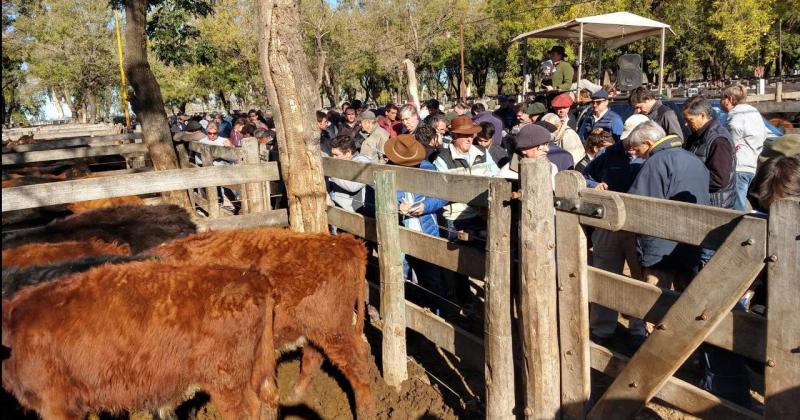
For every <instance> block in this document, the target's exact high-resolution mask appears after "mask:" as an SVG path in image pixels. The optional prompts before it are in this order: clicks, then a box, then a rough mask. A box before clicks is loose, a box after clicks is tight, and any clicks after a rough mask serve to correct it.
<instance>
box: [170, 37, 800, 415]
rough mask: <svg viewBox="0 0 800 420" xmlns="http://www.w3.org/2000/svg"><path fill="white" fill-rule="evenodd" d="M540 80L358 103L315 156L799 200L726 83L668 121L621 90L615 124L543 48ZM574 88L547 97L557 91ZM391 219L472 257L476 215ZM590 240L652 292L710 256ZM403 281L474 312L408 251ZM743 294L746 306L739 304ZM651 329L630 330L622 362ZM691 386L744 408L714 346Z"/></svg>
mask: <svg viewBox="0 0 800 420" xmlns="http://www.w3.org/2000/svg"><path fill="white" fill-rule="evenodd" d="M551 58H552V59H553V62H554V66H553V68H552V69H550V75H551V77H552V80H553V82H554V84H553V87H554V88H555V92H552V91H551V92H550V93H549V94H548V95H546V96H545V95H543V96H537V97H536V98H535V99H534V100H533V101H530V102H526V103H520V104H517V103H516V100H515V98H514V97H510V96H500V97H498V98H497V103H496V104H494V103H488V102H486V101H476V102H474V103H467V102H464V101H457V102H456V103H455V104H454V105H453V106H452V109H448V110H444V109H442V106H441V104H440V103H439V102H438V101H437V100H436V99H431V100H428V101H425V102H423V103H421V104H419V107H418V106H416V105H415V104H402V105H398V104H393V103H389V104H386V105H385V106H383V107H379V108H374V109H369V108H368V107H367V106H366V105H365V104H364V103H362V102H361V101H358V100H354V101H352V102H345V103H343V104H342V105H341V107H339V108H338V109H325V110H319V111H317V113H316V118H317V124H318V129H319V132H320V149H321V153H322V154H323V155H324V156H329V157H332V158H334V159H342V160H350V161H354V162H361V163H377V164H387V165H397V166H404V167H411V168H419V169H423V170H429V171H438V172H444V173H450V174H463V175H474V176H483V177H498V178H505V179H509V180H516V179H518V178H519V167H520V161H521V160H522V159H539V160H543V161H548V162H549V163H550V168H551V174H552V176H553V177H555V175H556V173H557V172H560V171H565V170H577V171H579V172H581V173H582V174H583V176H584V178H585V180H586V185H587V187H588V188H595V189H598V190H608V191H616V192H623V193H629V194H634V195H640V196H646V197H653V198H659V199H667V200H676V201H682V202H688V203H694V204H701V205H707V206H714V207H719V208H724V209H734V210H739V211H750V212H753V213H755V214H766V213H768V212H769V208H770V205H771V204H772V203H774V202H775V201H776V200H779V199H781V198H787V197H800V136H798V135H785V136H783V137H780V138H777V139H773V140H772V141H769V142H767V138H768V136H769V131H768V129H767V128H766V126H765V123H764V120H763V118H762V116H761V114H760V113H759V112H758V110H757V109H756V108H754V107H753V106H752V105H749V104H748V103H747V91H746V89H745V88H743V87H742V86H739V85H732V86H729V87H728V88H726V89H725V90H724V92H723V95H722V98H721V100H720V105H721V108H722V110H723V111H724V112H725V116H724V118H723V117H721V116H720V114H718V113H717V112H716V111H715V110H714V108H713V107H712V103H711V101H710V100H709V99H708V98H706V97H703V96H695V97H692V98H689V99H688V100H687V101H686V102H685V103H684V104H683V106H682V108H681V109H680V110H679V111H678V112H679V113H680V115H679V113H677V112H676V111H675V110H674V109H673V108H672V107H670V106H668V105H666V104H664V103H662V101H661V100H660V99H659V98H658V96H657V95H656V94H654V93H653V92H651V91H650V90H648V89H647V88H645V87H639V88H636V89H634V90H632V91H630V92H629V96H628V105H629V106H630V108H632V109H633V111H634V113H633V115H631V116H630V117H628V118H627V119H625V120H623V118H622V117H621V116H620V115H619V114H618V113H617V112H615V111H614V110H613V109H611V108H610V107H609V105H610V101H611V99H612V98H613V97H614V96H615V95H616V93H615V92H609V91H608V90H606V89H605V88H602V87H599V88H598V87H592V89H589V88H581V89H580V90H578V91H575V90H574V89H576V84H575V83H573V84H571V85H570V84H569V81H570V80H573V79H574V77H573V73H572V72H570V70H569V66H568V65H565V63H564V62H563V61H561V60H562V59H563V50H561V49H558V48H554V49H553V50H552V51H551ZM570 88H571V89H573V91H571V92H570V91H564V92H559V90H564V89H570ZM171 127H172V131H173V132H174V133H175V134H174V139H175V141H176V142H189V141H199V142H201V143H206V144H214V145H224V146H232V147H236V146H240V145H241V140H242V138H245V137H256V138H258V139H259V142H261V143H262V144H267V145H270V146H271V148H272V149H273V150H277V144H276V141H275V131H274V127H273V125H272V123H271V122H270V121H269V120H268V119H266V118H264V117H263V115H262V114H261V113H260V112H259V111H257V110H251V111H250V112H248V113H247V114H240V115H233V116H229V117H225V116H223V115H222V114H219V113H214V114H209V115H203V116H196V117H195V118H193V119H189V118H188V117H186V116H185V115H181V116H177V117H175V118H174V119H173V121H171ZM327 183H328V191H329V195H330V200H331V203H332V204H333V205H336V206H338V207H341V208H343V209H346V210H349V211H353V212H358V213H362V214H365V215H367V216H371V217H374V212H375V208H374V190H372V187H371V186H370V185H365V184H361V183H358V182H354V181H349V180H343V179H336V178H329V179H328V180H327ZM397 202H398V209H399V212H400V223H401V224H402V225H403V226H405V227H406V228H408V229H412V230H415V231H418V232H422V233H425V234H429V235H433V236H441V237H443V238H446V239H447V240H449V241H456V242H460V243H463V244H471V245H475V246H480V247H484V246H485V240H486V236H487V233H486V230H487V225H486V213H485V211H483V210H482V209H480V208H476V207H474V206H471V205H469V204H465V203H453V202H448V201H446V200H442V199H439V198H435V197H428V196H424V195H421V194H418V193H413V192H407V191H399V192H398V193H397ZM588 233H589V241H590V247H591V248H590V249H591V261H590V263H591V264H592V265H593V266H595V267H597V268H601V269H603V270H607V271H610V272H614V273H618V274H623V273H624V274H629V275H630V276H631V277H634V278H638V279H641V280H643V281H646V282H648V283H651V284H654V285H658V286H659V287H662V288H667V289H673V290H677V291H682V290H684V289H685V288H686V287H687V285H688V284H689V283H690V282H691V281H692V279H693V277H694V276H695V275H697V274H698V273H699V272H700V271H701V270H702V269H703V267H704V266H705V265H706V264H707V263H708V262H709V260H710V259H711V258H712V256H713V255H714V251H713V250H710V249H704V248H701V247H698V246H691V245H687V244H683V243H678V242H675V241H671V240H666V239H662V238H656V237H649V236H645V235H638V234H634V233H631V232H624V231H609V230H604V229H599V228H597V229H594V230H592V231H591V232H588ZM404 269H405V275H406V278H407V279H408V280H410V281H412V282H414V283H416V284H418V285H419V286H421V287H422V288H424V289H426V290H427V291H428V292H430V293H431V296H436V297H432V298H430V299H427V300H426V302H424V303H425V305H426V306H428V307H429V308H430V309H431V310H432V311H434V312H436V313H442V312H443V311H444V310H445V306H446V305H442V304H441V302H442V299H446V300H451V301H454V302H455V303H456V304H457V305H458V307H459V308H460V309H459V310H460V311H461V315H466V316H471V315H475V314H476V303H477V300H476V298H475V296H474V295H473V294H472V293H471V291H470V289H469V285H470V283H469V282H468V281H467V279H466V278H464V277H465V276H463V275H461V274H458V273H454V272H450V271H448V270H445V269H443V268H440V267H438V266H435V265H433V264H430V263H428V262H426V261H423V260H421V259H418V258H415V257H413V256H410V255H406V256H404ZM759 287H761V288H763V287H764V285H763V282H761V283H759V282H756V284H755V286H754V287H753V288H754V289H756V292H755V296H754V297H753V294H752V293H750V294H748V295H746V296H747V297H746V298H743V300H742V302H740V306H741V308H743V309H746V308H747V305H749V304H751V303H753V302H757V301H758V300H759V299H761V300H762V301H763V299H764V293H763V290H761V291H760V292H759V290H758V288H759ZM751 297H752V298H751ZM618 317H619V315H618V314H617V313H616V312H615V311H613V310H611V309H608V308H604V307H602V306H599V305H594V304H593V305H592V310H591V317H590V318H591V319H590V331H591V339H592V340H593V341H595V342H597V343H600V344H606V343H607V342H608V341H609V340H611V339H612V337H615V336H616V337H619V334H620V331H619V329H620V327H619V324H618ZM649 328H651V327H649V326H648V325H646V323H645V322H643V321H641V320H636V319H632V320H630V323H629V327H628V330H627V331H625V332H623V333H622V334H623V336H624V337H627V340H628V348H629V350H630V351H631V352H633V351H635V350H636V349H638V347H639V346H640V345H641V344H642V343H643V342H644V340H645V338H646V337H647V335H648V329H649ZM701 353H702V358H701V359H702V361H703V365H704V372H705V375H704V378H703V383H702V386H703V387H704V388H705V389H707V390H710V391H712V392H714V393H715V394H717V395H720V396H722V397H724V398H725V399H728V400H730V401H733V402H737V403H739V404H741V405H745V406H751V405H752V402H751V397H750V395H749V389H750V387H749V381H748V375H747V372H746V370H745V367H744V366H745V362H744V360H743V358H742V357H741V356H737V355H735V354H734V353H731V352H728V351H725V350H721V349H719V348H716V347H713V346H706V347H703V348H702V351H701Z"/></svg>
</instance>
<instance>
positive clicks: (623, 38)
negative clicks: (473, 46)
mask: <svg viewBox="0 0 800 420" xmlns="http://www.w3.org/2000/svg"><path fill="white" fill-rule="evenodd" d="M667 31H669V32H670V33H671V34H673V35H674V34H675V32H673V31H672V28H670V26H669V25H667V24H665V23H661V22H658V21H655V20H652V19H648V18H646V17H642V16H639V15H635V14H633V13H628V12H616V13H608V14H605V15H597V16H587V17H581V18H577V19H573V20H570V21H568V22H562V23H558V24H556V25H552V26H548V27H546V28H542V29H537V30H535V31H530V32H526V33H524V34H520V35H517V37H515V38H514V39H513V40H512V41H520V40H523V39H526V38H531V37H533V38H556V39H578V42H579V46H578V80H580V79H581V74H582V72H583V41H584V39H590V40H596V41H602V42H603V44H605V46H606V47H608V48H617V47H621V46H623V45H627V44H630V43H631V42H634V41H638V40H640V39H644V38H647V37H649V36H653V35H659V34H660V35H661V59H660V62H659V79H658V92H659V94H660V93H661V91H662V90H663V87H664V43H665V40H666V36H667ZM601 45H602V44H601ZM601 57H602V55H601ZM601 61H602V60H601ZM600 65H602V63H600Z"/></svg>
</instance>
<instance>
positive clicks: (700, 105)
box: [683, 95, 736, 209]
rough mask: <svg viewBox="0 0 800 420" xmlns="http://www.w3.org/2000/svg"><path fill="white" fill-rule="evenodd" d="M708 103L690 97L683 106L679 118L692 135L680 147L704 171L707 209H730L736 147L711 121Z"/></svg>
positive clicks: (714, 122)
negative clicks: (707, 179)
mask: <svg viewBox="0 0 800 420" xmlns="http://www.w3.org/2000/svg"><path fill="white" fill-rule="evenodd" d="M713 115H714V114H713V110H712V109H711V102H710V101H709V100H708V99H706V98H704V97H702V96H699V95H698V96H694V97H692V98H690V99H689V100H688V101H686V103H685V104H684V105H683V118H684V119H685V120H686V125H688V126H689V128H690V129H691V130H692V134H691V135H689V137H688V138H687V139H686V143H685V144H684V145H683V147H684V148H685V149H686V150H688V151H690V152H692V153H694V154H695V155H696V156H697V157H699V158H700V160H702V161H703V162H704V163H705V164H706V168H707V169H708V172H709V175H710V183H709V186H708V190H709V192H710V194H711V205H712V206H714V207H721V208H725V209H732V208H733V206H734V204H735V202H736V176H735V175H736V172H735V171H736V146H735V145H734V144H733V139H732V138H731V134H730V132H728V129H727V128H725V126H723V125H722V124H720V123H719V121H718V120H717V119H716V118H714V117H713Z"/></svg>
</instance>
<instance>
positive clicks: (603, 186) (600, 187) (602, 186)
mask: <svg viewBox="0 0 800 420" xmlns="http://www.w3.org/2000/svg"><path fill="white" fill-rule="evenodd" d="M594 189H596V190H602V191H606V190H607V189H608V184H606V183H605V182H601V183H598V184H597V185H595V186H594Z"/></svg>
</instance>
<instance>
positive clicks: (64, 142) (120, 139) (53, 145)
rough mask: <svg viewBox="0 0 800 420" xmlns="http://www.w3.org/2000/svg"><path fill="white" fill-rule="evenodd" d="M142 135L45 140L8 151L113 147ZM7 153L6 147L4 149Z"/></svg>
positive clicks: (130, 134) (129, 134)
mask: <svg viewBox="0 0 800 420" xmlns="http://www.w3.org/2000/svg"><path fill="white" fill-rule="evenodd" d="M141 139H142V133H125V134H112V135H108V136H79V137H68V138H62V139H58V140H45V141H39V142H36V143H31V144H20V145H18V146H13V147H10V148H7V149H8V152H17V153H20V152H35V151H41V150H53V149H64V148H68V147H80V146H113V145H118V144H123V143H125V142H127V141H129V140H141ZM3 153H6V147H4V148H3Z"/></svg>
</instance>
